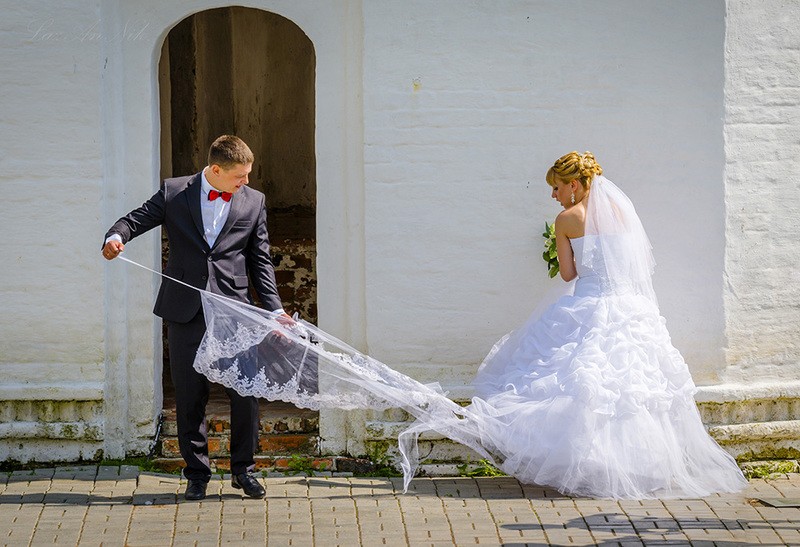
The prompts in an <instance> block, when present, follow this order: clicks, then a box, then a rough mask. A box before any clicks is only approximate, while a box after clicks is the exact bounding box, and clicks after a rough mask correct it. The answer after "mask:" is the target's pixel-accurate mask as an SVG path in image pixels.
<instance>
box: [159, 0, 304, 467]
mask: <svg viewBox="0 0 800 547" xmlns="http://www.w3.org/2000/svg"><path fill="white" fill-rule="evenodd" d="M315 70H316V57H315V53H314V46H313V44H312V43H311V40H310V39H309V38H308V36H306V35H305V33H304V32H303V31H302V30H301V29H300V28H299V27H298V26H297V25H295V24H294V23H293V22H291V21H290V20H288V19H286V18H284V17H281V16H279V15H276V14H274V13H270V12H266V11H262V10H258V9H252V8H243V7H229V8H218V9H212V10H207V11H203V12H200V13H196V14H194V15H191V16H189V17H187V18H186V19H184V20H183V21H181V22H180V23H178V24H177V25H176V26H175V27H174V28H173V29H172V30H171V31H170V33H169V35H168V36H167V38H166V40H165V42H164V45H163V48H162V52H161V60H160V63H159V93H160V105H161V178H162V179H163V178H168V177H172V176H181V175H188V174H192V173H196V172H198V171H200V170H201V169H202V168H203V167H204V166H205V165H206V154H207V151H208V146H209V145H210V144H211V142H212V141H213V140H214V139H215V138H216V137H217V136H219V135H222V134H235V135H238V136H240V137H241V138H242V139H243V140H244V141H245V142H247V144H248V145H249V146H250V148H251V149H252V150H253V153H254V154H255V163H254V165H253V172H252V174H251V177H250V186H251V187H253V188H255V189H257V190H259V191H261V192H263V193H264V194H265V196H266V201H267V207H268V212H267V218H268V224H269V226H268V229H269V234H270V243H271V248H272V258H273V262H274V263H275V270H276V272H275V273H276V277H277V280H278V285H279V287H280V291H281V298H282V301H283V304H284V306H285V308H286V310H287V311H288V312H289V313H293V312H298V313H299V314H300V316H301V317H303V318H304V319H306V320H308V321H310V322H312V323H316V321H317V303H316V300H317V299H316V293H317V275H316V225H315V218H316V157H315V143H314V131H315V127H314V121H315ZM168 247H169V245H168V242H167V241H166V239H165V240H164V246H163V249H164V255H163V258H164V260H165V261H166V256H167V254H166V253H168V252H169V248H168ZM171 389H172V386H171V380H170V377H169V351H168V348H167V347H166V345H165V347H164V401H165V403H164V410H165V416H166V419H167V424H168V423H169V418H170V412H172V413H174V403H172V402H171V400H170V392H171ZM225 403H226V397H225V395H224V393H222V391H221V389H219V390H217V389H214V390H212V394H211V401H210V402H209V408H208V414H209V419H210V422H211V423H210V432H212V433H213V432H214V430H215V428H217V429H219V428H220V427H221V428H222V429H223V430H224V429H225V426H224V423H223V424H222V425H219V424H217V425H215V422H214V419H215V418H214V416H215V414H219V413H220V412H221V411H222V409H223V408H224V407H225V406H226V404H225ZM170 405H172V406H171V408H170ZM287 406H290V405H279V404H268V405H264V404H262V409H263V408H264V407H267V408H272V409H275V408H278V409H281V408H285V407H287ZM217 407H219V408H217ZM291 408H293V407H291ZM262 414H263V412H262ZM296 417H297V416H293V418H296ZM219 421H220V422H224V419H222V420H219ZM266 421H268V422H271V423H269V424H265V418H264V416H262V430H263V431H264V432H265V434H271V433H276V432H277V431H281V430H282V431H283V432H284V433H295V434H297V435H301V434H303V435H304V434H307V433H309V434H310V433H312V431H311V430H316V422H317V418H316V413H311V414H309V415H308V416H305V414H304V416H303V419H302V420H300V421H299V422H298V420H289V421H292V422H293V423H295V424H296V423H302V424H303V426H302V427H303V429H304V431H296V432H295V431H292V430H291V428H289V429H286V424H285V423H281V421H280V420H279V419H278V420H277V421H276V419H274V417H273V416H267V420H266ZM165 433H166V434H167V435H168V434H169V427H167V428H166V431H165ZM223 433H224V431H223ZM297 435H295V436H297ZM298 439H299V437H298ZM298 439H295V441H297V442H300V444H299V445H297V446H294V447H293V448H292V450H289V453H291V452H297V451H307V452H313V449H312V448H313V446H315V445H316V440H312V439H310V438H309V439H307V441H308V442H306V441H304V440H303V439H299V441H298ZM314 439H316V437H314ZM168 441H169V439H168V438H165V440H164V445H163V448H162V455H165V456H168V455H169V447H168ZM219 442H220V447H221V448H220V449H221V450H222V454H223V455H224V444H225V443H224V439H223V440H222V441H219ZM265 443H266V444H265ZM266 445H270V441H264V440H262V448H263V447H264V446H266ZM270 446H271V445H270ZM273 448H274V450H273V452H274V451H277V452H279V453H283V452H285V450H283V449H281V447H280V446H276V447H273ZM210 449H211V450H212V452H213V451H214V447H213V446H211V443H210ZM287 449H288V448H287Z"/></svg>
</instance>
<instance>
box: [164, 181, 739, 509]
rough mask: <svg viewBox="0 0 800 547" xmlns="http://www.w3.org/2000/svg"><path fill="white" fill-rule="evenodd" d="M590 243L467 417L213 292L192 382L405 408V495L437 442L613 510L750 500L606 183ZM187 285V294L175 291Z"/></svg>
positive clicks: (309, 330) (511, 339) (594, 198)
mask: <svg viewBox="0 0 800 547" xmlns="http://www.w3.org/2000/svg"><path fill="white" fill-rule="evenodd" d="M588 199H589V202H588V205H587V222H586V235H585V236H584V237H581V238H576V239H573V240H572V241H571V244H572V248H573V251H574V255H575V263H576V267H577V271H578V275H579V279H578V280H577V282H576V283H574V286H570V287H571V288H570V292H571V294H566V295H564V296H562V297H561V298H560V299H559V300H558V301H557V302H556V303H555V304H553V305H551V306H549V307H548V308H547V309H546V310H544V311H543V312H542V313H538V312H537V313H534V315H533V316H532V317H531V318H530V319H529V321H528V322H527V323H525V324H524V325H523V326H522V327H521V328H519V329H518V330H516V331H515V332H513V333H511V334H510V335H507V336H506V337H504V338H503V339H502V340H500V341H499V342H498V343H497V344H496V345H495V346H494V348H493V349H492V351H491V352H490V353H489V355H488V356H487V357H486V359H485V360H484V362H483V364H482V365H481V367H480V369H479V372H478V375H477V377H476V379H475V387H476V393H477V396H476V397H474V398H473V399H472V403H471V404H470V405H468V406H460V405H458V404H456V403H455V402H453V401H451V400H450V399H448V398H447V396H446V395H445V394H444V393H443V392H442V390H441V389H440V388H439V386H438V384H421V383H419V382H417V381H415V380H413V379H412V378H409V377H408V376H406V375H403V374H401V373H399V372H397V371H395V370H393V369H391V368H389V367H388V366H386V365H384V364H383V363H380V362H379V361H377V360H375V359H372V358H371V357H369V356H366V355H362V354H361V353H359V352H358V351H356V350H355V349H353V348H351V347H349V346H348V345H347V344H345V343H344V342H342V341H341V340H338V339H336V338H335V337H333V336H331V335H330V334H328V333H326V332H324V331H322V330H320V329H318V328H316V327H315V326H313V325H311V324H309V323H306V322H304V321H298V322H296V323H295V324H294V325H290V326H287V325H285V324H284V323H283V322H281V321H279V318H278V316H277V315H276V314H275V313H273V312H267V311H265V310H262V309H260V308H256V307H253V306H248V305H246V304H242V303H240V302H236V301H232V300H230V299H228V298H225V297H223V296H220V295H216V294H212V293H209V292H206V291H201V293H202V300H203V310H204V313H205V317H206V324H207V331H206V335H205V337H204V339H203V341H202V343H201V345H200V348H199V350H198V352H197V357H196V360H195V363H194V367H195V369H196V370H197V371H199V372H201V373H202V374H204V375H206V376H207V377H208V378H209V379H210V380H212V381H214V382H218V383H221V384H223V385H225V386H227V387H230V388H233V389H235V390H236V391H237V392H239V393H240V394H242V395H255V396H258V397H262V398H265V399H268V400H283V401H287V402H291V403H294V404H296V405H298V406H301V407H306V408H312V409H320V408H337V409H367V408H371V409H385V408H390V407H400V408H403V409H405V410H406V411H408V412H409V413H410V414H411V415H413V416H414V417H415V418H416V422H414V423H413V424H411V425H410V427H409V428H408V429H406V430H405V431H404V432H403V433H401V435H400V437H399V451H400V455H401V461H400V463H401V466H402V469H403V472H404V479H405V486H406V488H407V487H408V484H409V482H410V481H411V479H412V477H413V476H414V474H415V472H416V469H417V466H418V463H419V452H418V449H417V439H418V436H419V434H421V433H423V432H426V431H431V430H433V431H437V432H439V433H440V434H443V435H445V436H447V437H449V438H451V439H453V440H455V441H457V442H460V443H462V444H464V445H466V446H468V447H470V448H472V449H473V450H474V451H476V452H477V453H478V454H480V455H481V456H482V457H484V458H487V459H489V460H490V461H492V462H493V463H495V464H496V465H497V466H499V467H500V469H502V470H503V471H504V472H506V473H508V474H510V475H513V476H515V477H516V478H518V479H519V480H520V481H522V482H524V483H531V484H539V485H544V486H550V487H553V488H556V489H558V490H559V491H561V492H562V493H565V494H572V495H581V496H592V497H607V498H650V497H677V496H681V497H700V496H706V495H708V494H711V493H714V492H735V491H739V490H741V489H742V488H743V487H744V486H745V485H746V481H745V479H744V477H743V476H742V473H741V472H740V470H739V468H738V467H737V465H736V462H735V461H734V459H733V458H732V457H731V456H730V455H729V454H727V453H726V452H725V451H724V450H722V449H721V448H720V447H719V446H718V445H717V444H716V443H715V442H714V441H713V439H711V437H709V435H708V434H707V433H706V430H705V428H704V427H703V424H702V422H701V420H700V415H699V413H698V411H697V408H696V406H695V402H694V399H693V394H694V392H695V386H694V383H693V382H692V378H691V375H690V373H689V370H688V367H687V365H686V363H685V362H684V360H683V358H682V357H681V355H680V353H679V352H678V351H677V350H676V349H675V348H674V347H673V346H672V343H671V341H670V337H669V334H668V332H667V329H666V326H665V321H664V319H663V318H662V317H661V315H660V313H659V309H658V304H657V302H656V299H655V295H654V293H653V290H652V284H651V281H650V278H651V273H652V267H653V260H652V254H651V252H650V245H649V241H648V240H647V236H646V235H645V233H644V229H643V228H642V226H641V222H640V221H639V218H638V216H636V213H635V211H634V209H633V205H632V204H631V203H630V201H629V200H628V199H627V197H626V196H625V195H624V193H622V191H621V190H619V189H618V188H617V187H616V186H615V185H614V184H613V183H611V181H609V180H607V179H605V178H603V177H595V180H594V182H593V185H592V190H591V192H590V195H589V198H588ZM176 282H180V281H176Z"/></svg>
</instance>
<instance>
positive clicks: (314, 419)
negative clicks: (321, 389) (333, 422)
mask: <svg viewBox="0 0 800 547" xmlns="http://www.w3.org/2000/svg"><path fill="white" fill-rule="evenodd" d="M228 405H229V403H228V401H227V400H221V399H220V398H219V397H215V398H214V399H211V400H209V402H208V405H206V420H207V423H208V433H209V435H214V434H227V433H228V432H230V429H231V415H230V407H229V406H228ZM164 406H165V408H164V411H163V412H164V426H163V428H162V430H161V434H162V436H166V437H174V436H175V435H177V434H178V424H177V421H176V417H175V404H174V402H172V404H169V405H166V404H165V405H164ZM259 406H260V410H259V424H260V430H261V432H262V433H264V434H268V435H269V434H278V433H299V434H313V433H317V432H318V431H319V413H318V412H316V411H314V410H308V409H305V408H297V407H296V406H293V405H290V404H287V403H269V402H262V403H261V404H260V405H259Z"/></svg>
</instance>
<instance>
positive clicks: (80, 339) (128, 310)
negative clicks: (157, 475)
mask: <svg viewBox="0 0 800 547" xmlns="http://www.w3.org/2000/svg"><path fill="white" fill-rule="evenodd" d="M3 4H4V20H3V23H2V26H3V30H4V32H3V33H2V35H1V36H0V40H2V45H3V46H4V47H3V51H2V53H0V55H2V57H1V59H2V61H3V63H2V67H0V70H2V71H3V72H2V75H3V77H2V81H0V85H2V86H3V102H2V109H3V110H2V117H1V118H0V119H2V124H3V129H4V131H3V132H2V136H0V139H2V150H3V156H2V166H3V167H4V169H3V170H2V173H0V181H2V184H3V187H4V188H5V189H9V188H13V192H11V191H9V192H8V193H9V196H10V199H6V200H4V201H3V202H2V205H0V207H2V214H0V219H2V220H0V222H2V229H3V234H4V237H3V239H2V243H0V245H2V247H0V249H2V255H3V257H4V266H3V268H2V272H1V273H0V298H2V305H3V314H2V315H1V316H0V333H1V336H0V344H2V345H1V346H0V374H2V383H0V407H2V408H0V418H2V420H0V421H2V422H3V423H10V424H14V423H16V422H18V421H19V420H27V422H26V423H29V425H30V427H27V428H26V429H25V431H24V432H22V433H20V431H19V428H18V427H17V428H15V427H0V459H5V458H7V457H13V458H18V459H31V458H35V459H43V458H47V457H48V456H49V457H51V458H77V457H91V456H93V455H95V454H96V452H95V451H96V450H98V449H100V450H103V451H104V453H105V454H106V455H108V456H114V457H117V456H121V455H123V454H125V453H126V452H130V451H139V450H142V449H145V448H147V446H148V442H147V441H148V438H149V437H150V436H151V435H152V434H153V431H154V420H155V417H156V416H157V413H158V412H159V410H160V408H161V402H160V399H159V394H160V388H159V384H158V382H160V371H159V366H160V365H159V363H160V353H161V341H160V340H161V337H160V323H159V322H158V321H156V320H155V319H154V318H153V316H152V314H151V312H150V310H151V309H152V301H153V298H154V295H155V289H156V286H157V281H156V280H155V279H154V278H153V276H152V275H151V274H149V273H147V272H143V271H138V270H135V269H133V268H131V267H130V266H126V265H124V264H122V263H121V262H119V261H118V262H115V263H111V264H105V263H104V261H103V260H102V258H101V256H100V254H99V248H100V244H101V240H102V235H103V234H104V233H105V231H106V229H107V228H108V226H110V225H111V223H112V222H113V221H114V220H115V219H116V218H118V217H119V216H121V215H122V214H124V213H126V212H127V211H129V210H130V209H132V208H134V207H136V206H138V205H140V204H141V203H142V202H143V201H144V200H145V199H147V198H148V197H149V196H150V195H151V194H152V193H153V192H154V191H155V189H156V188H157V187H158V179H159V176H158V173H159V165H158V162H159V157H160V154H159V126H158V123H159V122H158V120H159V112H158V104H159V102H158V88H157V81H158V78H157V69H158V59H159V55H160V52H161V45H162V43H163V40H164V37H165V36H166V34H167V33H168V32H169V30H170V29H171V28H172V26H174V25H175V24H176V23H178V22H179V21H180V20H182V19H183V18H185V17H186V16H188V15H190V14H192V13H194V12H196V11H201V10H203V9H208V8H214V7H220V6H221V5H226V4H228V3H225V2H215V1H197V2H189V3H164V2H157V1H143V2H124V1H119V2H90V1H85V2H61V3H51V4H50V5H48V6H42V5H36V4H31V5H30V6H27V5H24V4H23V3H20V2H4V3H3ZM235 4H236V5H244V6H248V7H256V8H260V9H266V10H269V11H272V12H274V13H277V14H279V15H283V16H285V17H287V18H289V19H291V20H292V21H294V22H295V23H296V24H298V26H300V28H301V29H303V31H304V32H306V33H307V34H308V36H309V38H310V39H311V40H312V42H313V43H314V45H315V48H316V57H317V83H318V88H317V99H316V103H317V119H316V129H317V137H316V141H317V143H318V145H317V165H318V169H319V172H321V173H324V177H318V179H319V184H318V199H319V200H320V202H321V203H324V204H325V207H320V208H319V210H318V218H317V226H318V229H319V230H320V235H319V237H318V241H319V243H320V250H319V256H318V261H319V262H318V263H319V264H321V265H324V266H325V267H326V271H327V272H328V274H329V275H327V276H325V277H324V278H321V279H320V280H319V316H320V324H321V325H323V326H324V327H325V328H327V329H328V330H330V331H331V332H334V333H336V334H337V335H339V336H342V337H343V338H346V339H348V340H351V341H353V343H354V344H356V345H359V346H364V345H365V342H364V332H365V329H364V326H363V321H364V313H363V308H364V305H363V244H362V243H361V241H362V235H361V234H362V233H363V228H362V225H361V218H362V216H361V215H362V207H363V205H362V202H363V196H362V184H361V174H362V170H361V165H362V160H361V151H362V148H361V143H362V138H361V122H360V116H361V104H360V100H359V93H360V91H361V87H360V84H361V76H360V69H361V66H360V62H361V49H360V46H361V43H360V39H359V36H360V35H361V17H360V2H358V1H356V0H331V1H328V2H313V3H311V2H302V3H300V2H298V3H292V4H285V3H283V2H279V1H249V2H247V1H245V2H236V3H235ZM342 211H347V212H348V214H347V218H345V219H344V221H343V216H342ZM157 236H158V234H157V233H153V234H148V235H147V236H144V237H142V238H140V239H138V240H137V241H135V242H134V243H133V244H132V245H129V246H128V248H127V249H126V254H128V256H129V257H130V258H131V259H133V260H136V261H138V262H141V263H143V264H146V265H149V266H151V267H155V266H156V265H158V264H159V263H160V259H159V246H158V245H157ZM76 398H77V399H81V400H83V399H86V400H93V401H96V402H97V404H98V405H99V406H100V412H99V416H98V415H97V414H98V413H95V414H92V415H91V416H89V415H88V414H87V416H89V417H90V418H92V419H93V420H95V421H94V422H93V424H94V425H95V426H97V427H96V428H95V429H93V430H92V434H91V436H92V440H91V442H90V441H86V440H85V441H84V442H82V443H81V442H77V443H74V442H72V441H71V440H69V439H66V440H65V439H64V438H63V437H65V436H66V437H69V436H73V437H74V436H75V435H78V436H80V435H81V433H80V431H78V430H79V429H80V428H78V429H76V428H72V427H70V428H67V432H66V433H63V434H62V433H57V434H56V433H54V434H52V435H51V437H52V438H51V439H49V440H47V441H44V440H40V441H36V440H31V439H34V438H35V437H37V434H36V427H35V424H36V422H37V421H38V420H40V419H48V420H52V421H53V422H58V423H61V422H63V421H64V420H71V419H72V417H73V416H72V414H74V412H73V413H72V414H70V413H69V412H67V413H66V414H65V417H62V416H60V415H53V412H52V411H50V412H49V413H48V410H47V408H50V407H52V404H50V403H48V405H49V406H47V405H44V406H47V408H44V406H43V409H42V410H41V414H42V416H39V415H37V414H36V411H32V410H31V406H32V405H31V403H30V401H31V400H33V401H41V400H48V401H52V400H62V399H65V400H71V399H76ZM15 399H19V400H21V401H22V403H21V406H20V405H16V406H15V404H14V403H13V401H14V400H15ZM33 406H34V407H36V406H42V405H37V404H33ZM17 407H19V408H17ZM45 414H46V415H47V416H44V415H45ZM56 414H58V413H56ZM79 414H80V413H79ZM75 419H76V420H77V421H78V422H80V421H81V420H82V418H81V417H80V416H77V418H75ZM98 419H99V422H97V420H98ZM337 420H338V422H337ZM342 420H343V418H342V417H339V418H337V417H336V415H335V414H331V416H330V419H329V420H327V423H328V424H333V426H334V427H341V421H342ZM70 423H71V422H70ZM337 424H338V425H337ZM326 427H327V426H326ZM98 428H99V430H98ZM76 432H77V433H76ZM331 437H334V438H335V435H332V436H331ZM23 438H27V439H28V440H26V441H23V442H18V441H19V440H20V439H23ZM51 441H52V442H51ZM86 447H89V448H90V449H91V452H88V451H87V448H86Z"/></svg>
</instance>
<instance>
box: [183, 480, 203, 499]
mask: <svg viewBox="0 0 800 547" xmlns="http://www.w3.org/2000/svg"><path fill="white" fill-rule="evenodd" d="M207 486H208V483H207V482H204V481H201V480H192V479H189V484H188V485H186V492H185V493H184V494H183V498H184V499H187V500H190V501H196V500H202V499H205V497H206V487H207Z"/></svg>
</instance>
